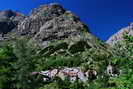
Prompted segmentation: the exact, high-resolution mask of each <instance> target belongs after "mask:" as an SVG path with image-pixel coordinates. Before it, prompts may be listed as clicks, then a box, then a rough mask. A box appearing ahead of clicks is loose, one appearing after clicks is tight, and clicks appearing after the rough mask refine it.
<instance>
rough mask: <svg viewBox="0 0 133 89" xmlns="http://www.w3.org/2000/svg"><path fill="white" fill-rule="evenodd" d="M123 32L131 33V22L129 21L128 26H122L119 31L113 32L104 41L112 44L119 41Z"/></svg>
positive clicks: (132, 29) (132, 33)
mask: <svg viewBox="0 0 133 89" xmlns="http://www.w3.org/2000/svg"><path fill="white" fill-rule="evenodd" d="M125 33H128V35H133V23H131V24H130V25H129V26H127V27H125V28H122V29H121V30H120V31H118V32H117V33H115V34H114V35H112V36H111V37H110V38H109V39H108V40H107V41H106V43H109V44H114V43H116V42H117V41H120V40H122V39H123V35H124V34H125Z"/></svg>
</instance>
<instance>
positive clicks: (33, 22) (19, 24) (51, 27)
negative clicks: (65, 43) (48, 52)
mask: <svg viewBox="0 0 133 89" xmlns="http://www.w3.org/2000/svg"><path fill="white" fill-rule="evenodd" d="M0 19H2V21H1V22H0V27H1V29H0V33H1V38H2V39H4V38H9V39H11V38H12V35H10V34H15V35H16V36H29V37H31V38H32V39H33V40H36V41H38V42H41V43H43V42H47V41H54V40H63V39H66V38H74V37H79V38H82V37H81V36H83V35H84V36H85V35H86V36H88V37H87V38H89V39H91V40H92V39H93V40H94V39H95V40H96V39H97V38H96V37H94V36H92V35H91V34H90V33H89V31H88V28H87V26H86V25H84V24H83V23H82V22H81V21H80V19H79V18H78V17H77V16H75V15H74V14H73V13H72V12H70V11H66V10H64V9H63V8H62V7H61V6H60V5H59V4H49V5H42V6H39V7H38V8H34V9H33V10H32V11H31V12H30V14H29V16H23V15H22V14H20V13H17V12H13V11H11V10H6V11H1V12H0ZM3 19H4V20H3Z"/></svg>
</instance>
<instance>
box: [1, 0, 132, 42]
mask: <svg viewBox="0 0 133 89" xmlns="http://www.w3.org/2000/svg"><path fill="white" fill-rule="evenodd" d="M51 2H52V3H53V2H57V3H60V4H61V5H62V6H63V7H64V8H65V9H67V10H70V11H72V12H73V13H75V14H76V15H77V16H79V17H80V19H81V20H82V22H84V23H85V24H87V25H88V27H89V28H90V31H91V32H92V33H93V34H94V35H96V36H97V37H98V38H100V39H102V40H107V39H108V38H109V37H110V36H111V35H112V34H114V33H115V32H117V31H118V30H119V29H120V28H122V27H125V26H127V25H128V24H129V23H130V22H133V0H0V10H5V9H12V10H14V11H20V12H22V13H24V14H28V13H29V12H30V10H31V9H32V8H35V7H37V6H39V5H42V4H48V3H51Z"/></svg>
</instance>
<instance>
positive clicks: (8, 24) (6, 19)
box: [0, 10, 25, 40]
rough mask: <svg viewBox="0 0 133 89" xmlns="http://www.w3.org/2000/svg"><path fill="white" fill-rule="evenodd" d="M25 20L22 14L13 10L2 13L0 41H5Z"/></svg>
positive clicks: (0, 16) (0, 14)
mask: <svg viewBox="0 0 133 89" xmlns="http://www.w3.org/2000/svg"><path fill="white" fill-rule="evenodd" d="M23 18H25V17H24V16H23V15H22V14H20V13H18V12H13V11H12V10H4V11H0V40H5V39H6V38H7V36H6V35H7V34H8V33H9V32H11V31H13V29H15V28H16V27H17V25H18V23H19V22H20V21H21V20H22V19H23Z"/></svg>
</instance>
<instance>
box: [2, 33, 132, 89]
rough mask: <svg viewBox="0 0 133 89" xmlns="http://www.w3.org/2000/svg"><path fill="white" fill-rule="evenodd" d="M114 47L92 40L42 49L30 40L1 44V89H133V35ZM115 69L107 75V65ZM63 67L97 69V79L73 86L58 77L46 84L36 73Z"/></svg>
mask: <svg viewBox="0 0 133 89" xmlns="http://www.w3.org/2000/svg"><path fill="white" fill-rule="evenodd" d="M123 38H124V40H122V41H120V42H117V43H116V44H114V45H113V46H111V47H109V45H107V44H105V43H103V42H97V43H96V44H94V45H92V44H91V43H89V41H86V40H83V39H82V40H78V41H69V40H68V41H65V40H64V41H57V42H53V43H50V44H49V45H48V46H47V47H44V48H42V47H41V46H39V45H38V44H36V43H32V42H29V41H28V40H27V39H25V38H23V39H19V40H17V41H16V42H14V43H10V44H9V43H3V44H1V45H0V89H132V88H133V36H129V35H126V34H125V35H124V37H123ZM109 63H111V65H112V66H113V74H115V76H109V75H107V74H106V73H105V70H106V67H107V65H108V64H109ZM61 67H81V68H82V69H83V70H84V71H86V70H88V69H94V70H96V71H97V72H98V76H97V79H95V80H91V78H89V81H88V82H87V83H82V82H81V81H78V80H77V81H76V82H74V83H70V82H69V81H68V79H67V78H66V79H65V81H63V80H61V79H59V78H55V79H54V80H53V81H49V82H43V80H42V77H43V76H41V75H33V76H31V75H30V73H31V72H34V71H38V72H39V71H41V70H48V69H53V68H61Z"/></svg>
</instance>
